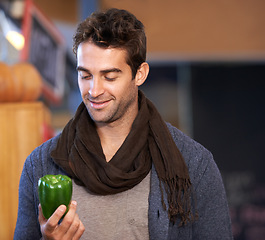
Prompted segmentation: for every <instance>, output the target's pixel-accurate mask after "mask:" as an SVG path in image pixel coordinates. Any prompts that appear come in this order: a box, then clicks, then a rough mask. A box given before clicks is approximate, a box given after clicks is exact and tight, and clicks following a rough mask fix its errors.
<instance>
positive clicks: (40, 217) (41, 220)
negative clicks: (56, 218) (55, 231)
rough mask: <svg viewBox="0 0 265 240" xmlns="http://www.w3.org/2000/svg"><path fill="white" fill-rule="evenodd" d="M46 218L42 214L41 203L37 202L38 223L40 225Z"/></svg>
mask: <svg viewBox="0 0 265 240" xmlns="http://www.w3.org/2000/svg"><path fill="white" fill-rule="evenodd" d="M46 221H47V219H46V218H45V217H44V216H43V213H42V208H41V204H39V223H40V225H42V224H44V223H45V222H46Z"/></svg>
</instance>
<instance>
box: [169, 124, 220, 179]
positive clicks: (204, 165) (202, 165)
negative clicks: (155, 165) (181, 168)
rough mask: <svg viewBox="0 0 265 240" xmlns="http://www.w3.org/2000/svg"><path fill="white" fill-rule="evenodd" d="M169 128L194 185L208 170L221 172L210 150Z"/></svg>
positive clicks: (173, 128)
mask: <svg viewBox="0 0 265 240" xmlns="http://www.w3.org/2000/svg"><path fill="white" fill-rule="evenodd" d="M167 127H168V129H169V132H170V133H171V135H172V137H173V140H174V141H175V143H176V145H177V147H178V149H179V150H180V152H181V154H182V156H183V158H184V160H185V162H186V164H187V167H188V169H189V174H190V177H191V180H192V181H193V182H194V183H195V182H199V181H200V178H201V177H202V175H203V174H204V172H205V171H206V170H207V169H208V170H209V169H211V170H212V171H214V172H216V171H217V172H218V171H219V170H218V168H217V166H216V163H215V161H214V159H213V156H212V153H211V152H210V151H209V150H208V149H206V148H205V147H204V146H203V145H201V144H200V143H198V142H196V141H195V140H193V139H192V138H190V137H189V136H187V135H186V134H184V133H183V132H181V131H180V130H179V129H177V128H176V127H174V126H172V125H171V124H170V123H167Z"/></svg>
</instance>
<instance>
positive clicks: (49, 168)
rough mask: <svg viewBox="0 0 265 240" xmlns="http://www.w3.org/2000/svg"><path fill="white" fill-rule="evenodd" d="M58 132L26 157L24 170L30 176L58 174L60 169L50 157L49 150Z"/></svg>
mask: <svg viewBox="0 0 265 240" xmlns="http://www.w3.org/2000/svg"><path fill="white" fill-rule="evenodd" d="M59 136H60V134H59V135H57V136H55V137H53V138H51V139H49V140H48V141H46V142H44V143H43V144H41V145H40V146H38V147H37V148H35V149H34V150H33V151H32V153H31V154H30V155H29V156H28V157H27V159H26V161H25V164H24V171H26V172H28V173H29V175H31V176H36V177H41V176H43V175H46V174H59V172H61V171H62V170H61V169H60V167H59V166H58V165H56V164H55V163H54V161H53V160H52V158H51V155H50V154H51V151H52V150H53V149H54V148H55V147H56V144H57V142H58V138H59Z"/></svg>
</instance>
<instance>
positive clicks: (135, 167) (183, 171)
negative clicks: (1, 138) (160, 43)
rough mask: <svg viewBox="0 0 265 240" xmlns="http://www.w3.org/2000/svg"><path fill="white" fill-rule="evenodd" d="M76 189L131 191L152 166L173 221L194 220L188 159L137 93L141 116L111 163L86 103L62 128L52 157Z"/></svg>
mask: <svg viewBox="0 0 265 240" xmlns="http://www.w3.org/2000/svg"><path fill="white" fill-rule="evenodd" d="M51 156H52V158H53V159H54V161H55V162H56V163H57V164H58V165H59V166H61V167H62V168H63V169H64V170H65V171H66V172H67V173H68V174H69V175H70V176H71V177H72V178H73V179H74V180H75V182H76V183H77V184H78V185H83V186H85V187H86V188H87V189H88V190H89V191H90V192H92V193H95V194H99V195H107V194H115V193H119V192H122V191H126V190H128V189H131V188H133V187H134V186H135V185H137V184H138V183H140V182H141V181H142V180H143V179H144V178H145V177H146V175H147V174H148V173H149V171H150V169H151V166H152V163H153V164H154V166H155V169H156V171H157V175H158V178H159V181H160V188H161V194H162V196H161V199H162V203H163V206H164V208H166V205H165V203H164V196H163V188H162V185H163V186H164V189H165V192H166V194H167V200H168V206H169V207H168V214H169V217H170V220H171V221H173V222H175V220H176V218H178V217H179V218H180V219H181V223H182V224H185V223H187V222H188V221H190V220H191V217H192V211H191V182H190V178H189V174H188V170H187V166H186V164H185V162H184V159H183V157H182V155H181V153H180V151H179V150H178V148H177V146H176V144H175V142H174V140H173V138H172V136H171V134H170V132H169V130H168V128H167V126H166V124H165V122H164V121H163V120H162V118H161V116H160V114H159V113H158V111H157V110H156V108H155V106H154V105H153V104H152V103H151V102H150V101H149V100H148V99H147V98H146V97H145V96H144V94H143V93H142V92H141V91H139V113H138V115H137V117H136V119H135V121H134V123H133V125H132V129H131V131H130V133H129V135H128V136H127V138H126V139H125V141H124V142H123V144H122V146H121V147H120V149H119V150H118V151H117V152H116V154H115V155H114V156H113V158H112V159H111V160H110V161H109V162H107V161H106V159H105V156H104V153H103V150H102V147H101V144H100V139H99V136H98V134H97V131H96V128H95V124H94V122H93V121H92V119H91V118H90V116H89V114H88V112H87V109H86V107H85V105H84V103H81V104H80V106H79V107H78V109H77V111H76V114H75V116H74V117H73V119H71V120H70V121H69V123H68V124H67V125H66V126H65V128H64V129H63V132H62V134H61V136H60V138H59V140H58V144H57V147H56V149H55V150H54V151H53V152H52V154H51Z"/></svg>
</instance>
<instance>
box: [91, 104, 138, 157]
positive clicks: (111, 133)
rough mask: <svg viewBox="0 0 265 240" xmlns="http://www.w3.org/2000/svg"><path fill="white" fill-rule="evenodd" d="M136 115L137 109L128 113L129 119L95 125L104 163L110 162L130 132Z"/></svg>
mask: <svg viewBox="0 0 265 240" xmlns="http://www.w3.org/2000/svg"><path fill="white" fill-rule="evenodd" d="M137 113H138V106H137V109H136V110H135V111H133V112H130V113H129V114H128V115H129V116H130V117H129V118H126V119H125V118H124V119H119V121H115V122H112V123H97V124H96V127H97V132H98V135H99V138H100V142H101V146H102V149H103V152H104V154H105V157H106V161H110V160H111V158H112V157H113V156H114V155H115V153H116V152H117V151H118V149H119V148H120V147H121V145H122V144H123V142H124V140H125V139H126V137H127V136H128V134H129V133H130V131H131V127H132V124H133V121H134V119H135V118H136V116H137Z"/></svg>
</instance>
